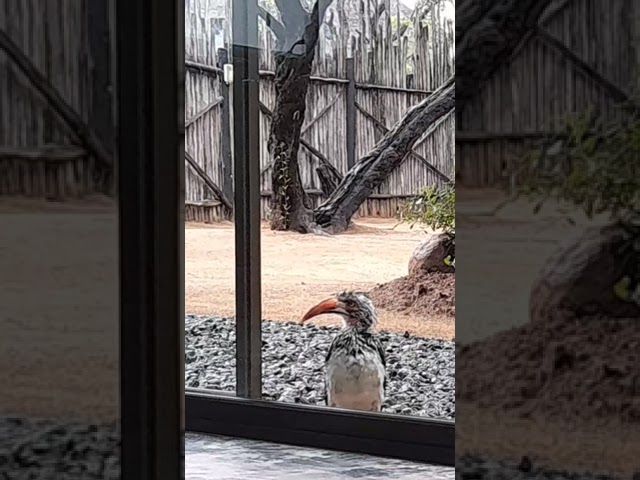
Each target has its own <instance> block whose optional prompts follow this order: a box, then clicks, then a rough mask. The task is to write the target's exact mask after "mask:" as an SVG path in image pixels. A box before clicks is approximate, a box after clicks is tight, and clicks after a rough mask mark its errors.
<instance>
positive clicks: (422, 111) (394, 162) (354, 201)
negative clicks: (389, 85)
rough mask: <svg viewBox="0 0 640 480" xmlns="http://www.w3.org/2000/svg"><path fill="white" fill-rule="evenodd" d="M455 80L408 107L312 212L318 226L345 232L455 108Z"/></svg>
mask: <svg viewBox="0 0 640 480" xmlns="http://www.w3.org/2000/svg"><path fill="white" fill-rule="evenodd" d="M455 87H456V85H455V80H454V78H451V79H449V80H448V81H447V82H445V83H444V84H443V85H442V86H441V87H440V88H439V89H438V90H436V92H435V93H434V94H433V95H432V96H430V97H428V98H426V99H424V100H423V101H422V102H420V103H419V104H418V105H416V106H415V107H413V108H411V109H410V110H409V111H408V112H407V113H406V114H405V116H404V117H403V118H402V119H401V120H400V121H399V122H398V123H397V124H396V125H395V126H394V127H393V128H392V129H391V130H390V131H389V132H388V133H387V134H386V135H385V136H384V138H383V139H382V140H381V141H380V142H378V144H377V145H376V146H375V147H374V148H373V150H371V151H370V152H369V154H367V155H366V156H365V157H363V158H362V159H361V160H360V161H358V163H357V164H356V165H355V166H354V167H353V168H352V169H351V170H349V172H347V174H346V175H345V177H344V179H343V180H342V182H340V184H339V185H338V187H337V188H336V189H335V191H334V192H333V193H332V194H331V196H330V197H329V198H328V199H327V201H326V202H325V203H323V204H322V205H320V206H319V207H318V208H317V209H316V210H315V212H314V214H315V221H316V223H317V225H318V226H320V227H322V228H323V229H325V230H326V231H329V232H330V233H339V232H342V231H344V230H346V229H347V227H348V226H349V222H350V220H351V218H352V217H353V215H354V214H355V213H356V212H357V211H358V208H360V205H362V203H363V202H364V201H365V200H366V199H367V197H368V196H369V195H371V194H372V193H373V191H374V190H375V189H376V188H377V187H378V186H379V185H381V184H382V182H383V181H384V180H385V179H386V178H387V177H388V176H389V174H390V173H391V172H392V171H393V170H394V169H395V168H396V167H398V165H400V164H401V163H402V161H403V160H404V158H405V157H406V156H407V155H408V154H409V152H410V151H411V148H412V147H413V145H414V144H415V143H416V141H417V140H418V138H419V137H420V136H422V134H424V132H425V131H426V130H427V129H428V127H429V126H430V125H433V124H434V123H435V122H437V121H438V120H439V119H440V118H442V117H444V116H445V115H447V114H449V113H450V112H451V111H453V109H454V108H455V100H456V88H455Z"/></svg>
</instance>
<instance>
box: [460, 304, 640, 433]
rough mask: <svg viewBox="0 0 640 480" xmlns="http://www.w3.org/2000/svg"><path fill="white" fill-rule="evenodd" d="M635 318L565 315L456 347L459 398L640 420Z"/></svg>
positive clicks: (523, 412)
mask: <svg viewBox="0 0 640 480" xmlns="http://www.w3.org/2000/svg"><path fill="white" fill-rule="evenodd" d="M639 347H640V328H639V325H638V319H637V318H636V319H632V318H629V319H609V318H602V317H586V318H579V319H576V318H569V317H568V316H566V315H561V314H556V315H555V316H554V318H550V319H549V320H548V321H546V322H540V323H536V324H529V325H525V326H523V327H519V328H516V329H513V330H511V331H507V332H502V333H500V334H498V335H495V336H493V337H491V338H490V339H487V340H485V341H482V342H477V343H474V344H470V345H465V346H463V347H460V349H459V351H458V355H457V359H456V360H457V361H456V397H457V400H458V399H459V400H462V401H471V402H474V403H475V404H477V405H478V406H479V407H481V408H485V407H492V408H493V407H499V408H503V409H505V410H509V411H510V412H512V413H513V414H515V415H519V416H522V417H525V418H526V417H531V416H540V417H544V418H546V419H554V418H555V419H562V420H570V421H579V422H586V421H589V422H593V421H595V420H597V419H602V420H603V421H605V422H607V421H609V419H611V418H615V419H617V420H620V421H624V422H636V423H637V422H639V421H640V370H639V369H638V360H639V356H638V351H639Z"/></svg>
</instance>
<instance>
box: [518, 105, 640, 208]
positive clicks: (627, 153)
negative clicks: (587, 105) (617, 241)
mask: <svg viewBox="0 0 640 480" xmlns="http://www.w3.org/2000/svg"><path fill="white" fill-rule="evenodd" d="M516 169H517V171H516V172H515V173H516V174H517V176H518V177H519V178H520V180H521V183H520V186H519V187H518V188H517V192H516V193H518V194H520V195H524V196H526V197H528V198H529V199H531V200H534V201H535V202H536V206H535V211H539V210H540V207H541V206H542V205H543V203H544V202H545V201H546V200H548V199H550V198H555V199H557V200H562V201H567V202H570V203H572V204H574V205H576V206H577V207H578V208H580V209H581V210H583V211H584V213H585V214H586V215H587V216H588V217H589V218H592V217H593V216H594V215H599V214H609V215H610V216H611V218H612V219H613V220H621V221H637V220H638V219H639V218H640V117H639V116H638V115H637V114H633V115H630V116H625V117H624V119H622V120H616V121H604V120H602V118H601V117H599V116H597V115H593V114H585V115H580V116H575V117H573V118H571V119H569V120H568V121H567V122H566V124H565V127H564V129H563V132H562V134H561V135H558V136H557V137H554V138H548V139H545V141H544V143H543V144H542V145H540V146H538V147H537V148H535V149H533V150H532V151H530V152H528V153H527V154H526V155H525V156H524V157H523V158H522V159H521V160H520V161H519V162H517V164H516Z"/></svg>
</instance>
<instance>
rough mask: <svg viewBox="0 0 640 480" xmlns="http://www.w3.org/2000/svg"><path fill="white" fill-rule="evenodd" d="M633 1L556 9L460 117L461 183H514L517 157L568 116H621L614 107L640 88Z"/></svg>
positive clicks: (590, 1) (594, 0)
mask: <svg viewBox="0 0 640 480" xmlns="http://www.w3.org/2000/svg"><path fill="white" fill-rule="evenodd" d="M632 3H633V2H629V1H628V0H610V1H607V2H601V1H599V0H567V1H558V2H555V3H553V4H552V5H551V8H550V9H549V10H548V11H547V13H546V14H545V15H543V17H542V18H541V21H540V24H539V25H538V26H537V28H536V29H535V30H533V31H532V32H530V34H529V35H528V36H527V37H526V38H525V41H523V42H522V43H521V44H520V47H519V48H518V49H517V50H516V51H515V52H514V54H513V55H512V56H511V59H510V60H509V61H508V62H506V63H505V64H504V65H502V66H501V67H500V69H499V70H498V71H497V72H496V73H495V74H494V76H493V77H492V78H491V79H490V80H489V81H488V82H487V83H486V84H485V85H484V86H483V88H482V89H481V90H480V91H479V93H478V95H477V97H476V98H475V99H474V100H473V101H472V102H471V103H470V104H469V105H467V106H466V107H465V108H464V109H463V110H460V111H458V112H457V117H458V118H457V128H458V131H457V132H456V144H457V145H456V150H457V151H456V160H457V161H456V178H457V180H458V181H459V182H460V183H461V184H462V185H464V186H466V187H491V186H498V185H499V184H502V183H504V182H507V181H514V179H512V178H510V177H509V175H510V174H509V172H510V165H511V164H512V162H513V161H514V159H516V158H518V157H519V156H520V155H522V154H524V153H525V151H526V150H527V149H529V148H532V146H533V144H534V142H537V141H539V140H540V139H542V138H544V137H545V136H548V135H551V134H553V133H554V132H556V131H557V130H558V127H559V125H560V123H561V122H563V121H564V120H565V119H566V118H567V116H568V115H571V114H574V113H578V112H587V111H589V110H592V109H595V110H598V111H600V112H602V113H604V114H606V115H608V116H615V115H617V114H618V112H619V110H618V109H617V108H616V107H615V106H614V104H615V103H616V102H619V101H623V100H625V99H628V98H629V94H628V91H631V89H632V88H633V89H635V87H636V85H637V83H636V84H635V85H634V82H637V79H636V76H637V71H636V70H635V69H634V68H630V65H633V64H634V63H636V62H635V58H632V57H633V51H632V49H631V48H629V46H630V45H631V44H633V40H634V39H635V36H637V35H638V33H640V32H638V31H637V27H636V26H634V24H633V17H634V15H633V14H632V13H631V12H632V11H633V8H632V7H633V5H632ZM636 8H637V7H636ZM635 16H636V18H637V15H635ZM634 30H635V31H634Z"/></svg>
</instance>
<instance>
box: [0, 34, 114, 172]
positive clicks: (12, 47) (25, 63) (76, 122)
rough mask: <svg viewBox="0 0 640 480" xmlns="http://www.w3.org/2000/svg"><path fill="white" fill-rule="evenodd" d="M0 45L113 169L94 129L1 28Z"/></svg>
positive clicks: (73, 130) (76, 133)
mask: <svg viewBox="0 0 640 480" xmlns="http://www.w3.org/2000/svg"><path fill="white" fill-rule="evenodd" d="M0 49H1V50H3V51H4V52H5V53H6V54H7V56H8V57H9V58H10V59H11V60H12V61H13V62H14V63H15V65H16V66H17V67H18V68H19V69H20V71H21V72H22V73H23V74H24V76H25V77H27V79H28V80H29V81H30V82H31V84H32V85H33V86H34V87H35V89H36V90H37V91H38V93H40V95H42V96H43V97H44V98H45V100H46V101H47V103H48V104H49V106H50V107H51V108H52V109H53V111H54V112H55V113H56V114H57V115H58V116H59V117H60V118H61V119H62V120H63V121H64V123H65V124H66V126H67V129H68V130H69V133H70V134H71V135H72V136H73V137H75V138H76V139H77V140H79V141H80V142H81V143H82V145H83V146H84V147H85V148H86V149H87V150H88V152H89V153H90V154H91V156H92V157H94V158H95V159H96V161H97V162H98V163H99V164H100V165H101V166H102V167H104V168H105V170H106V171H107V172H113V157H112V156H111V154H110V153H109V152H108V151H107V150H106V149H105V147H104V145H103V144H102V142H101V141H100V139H99V138H98V135H97V134H96V133H95V132H94V131H93V129H92V128H91V127H90V126H89V125H87V124H86V123H85V122H84V120H83V119H82V117H81V116H80V115H79V114H78V113H77V112H76V111H75V110H74V109H73V108H72V107H71V106H70V105H69V104H68V103H67V102H66V101H65V99H64V98H62V96H61V95H60V94H59V93H58V91H57V90H56V89H55V87H53V85H51V83H50V82H49V81H48V80H47V78H46V77H45V76H44V75H42V73H40V71H39V70H38V69H37V68H36V67H35V66H34V65H33V63H32V62H31V60H29V58H28V57H27V56H26V55H25V54H24V53H22V51H21V50H20V48H18V46H17V45H16V44H15V43H14V42H13V40H11V38H10V37H9V35H7V33H6V32H5V31H4V30H2V29H0Z"/></svg>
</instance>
